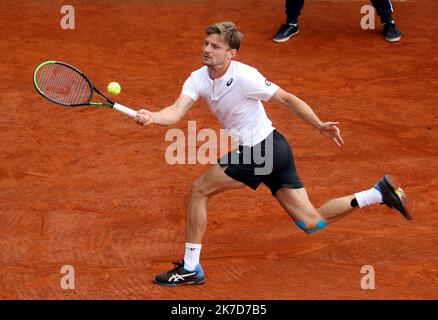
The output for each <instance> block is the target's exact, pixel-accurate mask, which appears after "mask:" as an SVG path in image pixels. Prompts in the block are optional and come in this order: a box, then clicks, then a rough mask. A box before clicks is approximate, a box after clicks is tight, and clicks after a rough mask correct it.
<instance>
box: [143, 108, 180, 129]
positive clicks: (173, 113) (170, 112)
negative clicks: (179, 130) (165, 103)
mask: <svg viewBox="0 0 438 320" xmlns="http://www.w3.org/2000/svg"><path fill="white" fill-rule="evenodd" d="M149 115H150V116H151V118H152V123H155V124H159V125H163V126H169V125H172V124H175V123H177V122H178V121H179V120H181V118H182V117H183V116H184V114H180V113H179V112H178V110H177V108H176V107H175V106H174V105H172V106H169V107H166V108H163V109H161V110H160V111H157V112H149Z"/></svg>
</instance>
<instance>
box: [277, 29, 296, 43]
mask: <svg viewBox="0 0 438 320" xmlns="http://www.w3.org/2000/svg"><path fill="white" fill-rule="evenodd" d="M299 32H300V30H298V31H297V32H295V33H294V34H292V35H290V36H289V37H287V38H283V39H272V41H274V42H277V43H281V42H286V41H287V40H289V39H290V38H292V37H293V36H294V35H296V34H298V33H299Z"/></svg>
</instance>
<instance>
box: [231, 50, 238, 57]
mask: <svg viewBox="0 0 438 320" xmlns="http://www.w3.org/2000/svg"><path fill="white" fill-rule="evenodd" d="M235 56H237V49H231V50H230V59H234V57H235Z"/></svg>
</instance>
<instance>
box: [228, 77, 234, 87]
mask: <svg viewBox="0 0 438 320" xmlns="http://www.w3.org/2000/svg"><path fill="white" fill-rule="evenodd" d="M232 83H233V78H230V80H228V81H227V87H229V86H230V85H231V84H232Z"/></svg>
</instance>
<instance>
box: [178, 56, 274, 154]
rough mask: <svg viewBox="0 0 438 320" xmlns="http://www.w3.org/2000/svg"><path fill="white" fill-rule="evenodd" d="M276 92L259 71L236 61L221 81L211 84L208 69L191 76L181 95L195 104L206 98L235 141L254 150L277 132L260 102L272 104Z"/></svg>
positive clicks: (213, 81) (200, 70) (205, 68)
mask: <svg viewBox="0 0 438 320" xmlns="http://www.w3.org/2000/svg"><path fill="white" fill-rule="evenodd" d="M277 90H278V86H277V85H276V84H274V83H272V82H270V81H268V80H267V79H266V78H265V77H264V76H263V75H262V74H261V73H260V72H259V71H258V70H257V69H255V68H253V67H250V66H248V65H246V64H243V63H240V62H238V61H234V60H233V61H232V62H231V64H230V66H229V67H228V70H227V72H226V73H225V74H224V75H223V76H222V77H221V78H219V79H214V80H212V79H211V78H210V76H209V74H208V68H207V67H206V66H204V67H202V68H200V69H198V70H196V71H194V72H192V74H191V75H190V77H189V78H188V79H187V80H186V82H185V83H184V86H183V88H182V92H181V94H184V95H186V96H189V97H190V98H192V99H193V100H194V101H196V100H198V99H199V97H201V98H204V99H205V100H206V101H207V103H208V105H209V106H210V109H211V111H212V112H213V113H214V114H215V116H216V117H217V118H218V120H219V122H220V123H221V124H222V126H223V127H224V128H225V129H227V130H228V132H229V134H230V135H231V136H232V137H233V139H235V140H236V141H237V142H238V143H239V144H240V145H246V146H254V145H256V144H257V143H259V142H261V141H262V140H264V139H265V138H266V137H267V136H268V135H269V134H270V133H271V132H272V131H273V130H274V129H275V128H274V127H273V126H272V122H271V120H269V118H268V116H267V115H266V112H265V108H264V107H263V104H262V102H261V100H263V101H267V100H269V99H270V98H271V97H272V96H273V94H274V93H275V92H276V91H277Z"/></svg>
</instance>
